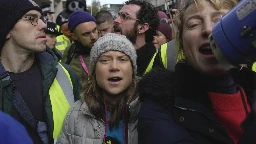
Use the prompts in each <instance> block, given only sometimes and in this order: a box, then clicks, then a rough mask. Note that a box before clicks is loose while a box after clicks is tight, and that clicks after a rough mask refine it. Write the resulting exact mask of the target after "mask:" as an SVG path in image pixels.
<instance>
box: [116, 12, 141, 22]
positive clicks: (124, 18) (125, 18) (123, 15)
mask: <svg viewBox="0 0 256 144" xmlns="http://www.w3.org/2000/svg"><path fill="white" fill-rule="evenodd" d="M118 16H119V17H120V19H121V21H126V20H129V19H131V20H136V21H140V20H139V19H136V18H133V17H131V16H130V15H129V14H128V13H123V12H119V13H118Z"/></svg>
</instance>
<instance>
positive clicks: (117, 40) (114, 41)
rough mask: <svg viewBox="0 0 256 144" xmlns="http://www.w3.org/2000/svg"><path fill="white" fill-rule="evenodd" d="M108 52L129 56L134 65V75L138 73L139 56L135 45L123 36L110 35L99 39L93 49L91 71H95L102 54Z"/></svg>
mask: <svg viewBox="0 0 256 144" xmlns="http://www.w3.org/2000/svg"><path fill="white" fill-rule="evenodd" d="M107 51H120V52H122V53H124V54H126V55H127V56H129V58H130V60H131V61H132V65H133V72H134V74H136V73H137V64H136V60H137V54H136V50H135V48H134V46H133V44H132V43H131V42H130V41H129V40H128V39H127V38H126V37H125V36H123V35H119V34H114V33H108V34H106V35H104V36H103V37H101V38H99V39H98V40H97V41H96V42H95V43H94V46H93V47H92V49H91V54H90V70H91V72H92V71H93V70H94V68H95V65H96V62H97V60H98V58H99V57H100V56H101V54H103V53H105V52H107Z"/></svg>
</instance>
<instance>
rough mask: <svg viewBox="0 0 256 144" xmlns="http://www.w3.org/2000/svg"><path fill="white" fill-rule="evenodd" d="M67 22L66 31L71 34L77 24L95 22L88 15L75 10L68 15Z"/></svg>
mask: <svg viewBox="0 0 256 144" xmlns="http://www.w3.org/2000/svg"><path fill="white" fill-rule="evenodd" d="M68 21H69V22H68V29H69V30H70V32H73V31H74V29H75V28H76V27H77V26H78V25H79V24H81V23H84V22H90V21H93V22H95V21H96V20H95V18H94V17H93V16H92V15H91V14H90V13H88V12H85V11H82V10H77V11H75V12H73V13H72V14H70V15H69V18H68Z"/></svg>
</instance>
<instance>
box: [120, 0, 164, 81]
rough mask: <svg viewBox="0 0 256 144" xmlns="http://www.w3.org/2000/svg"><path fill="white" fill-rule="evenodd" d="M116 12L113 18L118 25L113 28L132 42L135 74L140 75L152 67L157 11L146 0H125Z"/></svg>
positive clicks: (154, 51) (157, 22)
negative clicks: (134, 56)
mask: <svg viewBox="0 0 256 144" xmlns="http://www.w3.org/2000/svg"><path fill="white" fill-rule="evenodd" d="M118 14H119V16H118V17H117V18H116V19H115V23H118V26H116V27H115V28H120V29H121V34H122V35H125V36H126V37H127V38H128V39H129V40H130V41H131V42H132V43H133V44H134V46H135V48H136V51H137V56H138V58H137V65H138V70H137V75H138V76H142V75H144V74H145V73H146V72H148V71H149V67H150V66H151V67H152V65H153V61H152V62H151V59H152V58H153V57H154V54H155V53H156V48H155V46H154V45H153V43H152V41H153V36H154V35H156V29H157V27H158V24H159V19H158V16H157V11H156V10H155V8H154V6H153V5H152V4H150V3H148V2H146V1H136V0H130V1H127V2H125V5H124V6H123V8H122V9H121V10H120V11H119V13H118Z"/></svg>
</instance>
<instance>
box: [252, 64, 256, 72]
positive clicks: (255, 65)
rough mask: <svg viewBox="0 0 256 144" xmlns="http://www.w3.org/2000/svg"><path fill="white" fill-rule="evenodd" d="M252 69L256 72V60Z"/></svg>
mask: <svg viewBox="0 0 256 144" xmlns="http://www.w3.org/2000/svg"><path fill="white" fill-rule="evenodd" d="M252 71H254V72H256V62H254V63H253V65H252Z"/></svg>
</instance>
